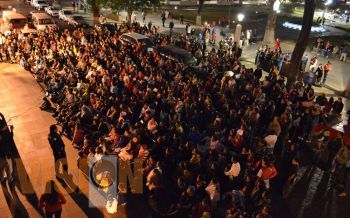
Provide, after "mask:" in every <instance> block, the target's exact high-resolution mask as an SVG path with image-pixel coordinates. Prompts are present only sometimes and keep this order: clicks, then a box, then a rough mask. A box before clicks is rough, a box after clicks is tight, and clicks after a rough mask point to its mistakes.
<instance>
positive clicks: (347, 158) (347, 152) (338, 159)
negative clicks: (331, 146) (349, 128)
mask: <svg viewBox="0 0 350 218" xmlns="http://www.w3.org/2000/svg"><path fill="white" fill-rule="evenodd" d="M349 167H350V144H348V145H343V146H342V147H341V148H340V150H339V151H338V153H337V155H336V156H335V161H334V167H333V170H332V172H333V173H334V176H335V180H336V184H337V185H339V187H340V190H341V191H340V193H339V195H338V196H339V197H345V196H347V193H346V192H345V186H346V183H347V181H346V180H347V175H346V174H347V171H348V170H347V168H349Z"/></svg>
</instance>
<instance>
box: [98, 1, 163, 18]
mask: <svg viewBox="0 0 350 218" xmlns="http://www.w3.org/2000/svg"><path fill="white" fill-rule="evenodd" d="M101 1H102V2H103V3H102V4H103V5H104V6H106V7H109V8H111V9H112V10H114V11H122V10H125V11H126V12H127V13H128V18H127V22H128V23H130V22H131V15H132V13H133V12H134V11H144V12H145V11H149V10H151V9H153V8H156V7H159V6H160V0H101Z"/></svg>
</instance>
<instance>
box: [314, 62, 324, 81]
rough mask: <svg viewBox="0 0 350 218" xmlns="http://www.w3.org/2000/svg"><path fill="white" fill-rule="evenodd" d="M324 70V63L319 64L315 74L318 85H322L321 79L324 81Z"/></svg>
mask: <svg viewBox="0 0 350 218" xmlns="http://www.w3.org/2000/svg"><path fill="white" fill-rule="evenodd" d="M323 71H324V67H323V66H322V64H319V65H318V67H317V69H316V71H315V74H316V85H318V86H320V85H321V81H322V77H323Z"/></svg>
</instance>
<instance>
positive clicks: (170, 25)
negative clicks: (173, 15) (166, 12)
mask: <svg viewBox="0 0 350 218" xmlns="http://www.w3.org/2000/svg"><path fill="white" fill-rule="evenodd" d="M174 26H175V24H174V21H173V20H171V21H170V23H169V28H170V35H169V36H170V37H171V36H172V35H173V31H174Z"/></svg>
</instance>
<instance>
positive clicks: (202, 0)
mask: <svg viewBox="0 0 350 218" xmlns="http://www.w3.org/2000/svg"><path fill="white" fill-rule="evenodd" d="M204 1H205V0H199V1H198V10H197V15H199V16H200V15H201V13H202V9H203V5H204Z"/></svg>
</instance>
